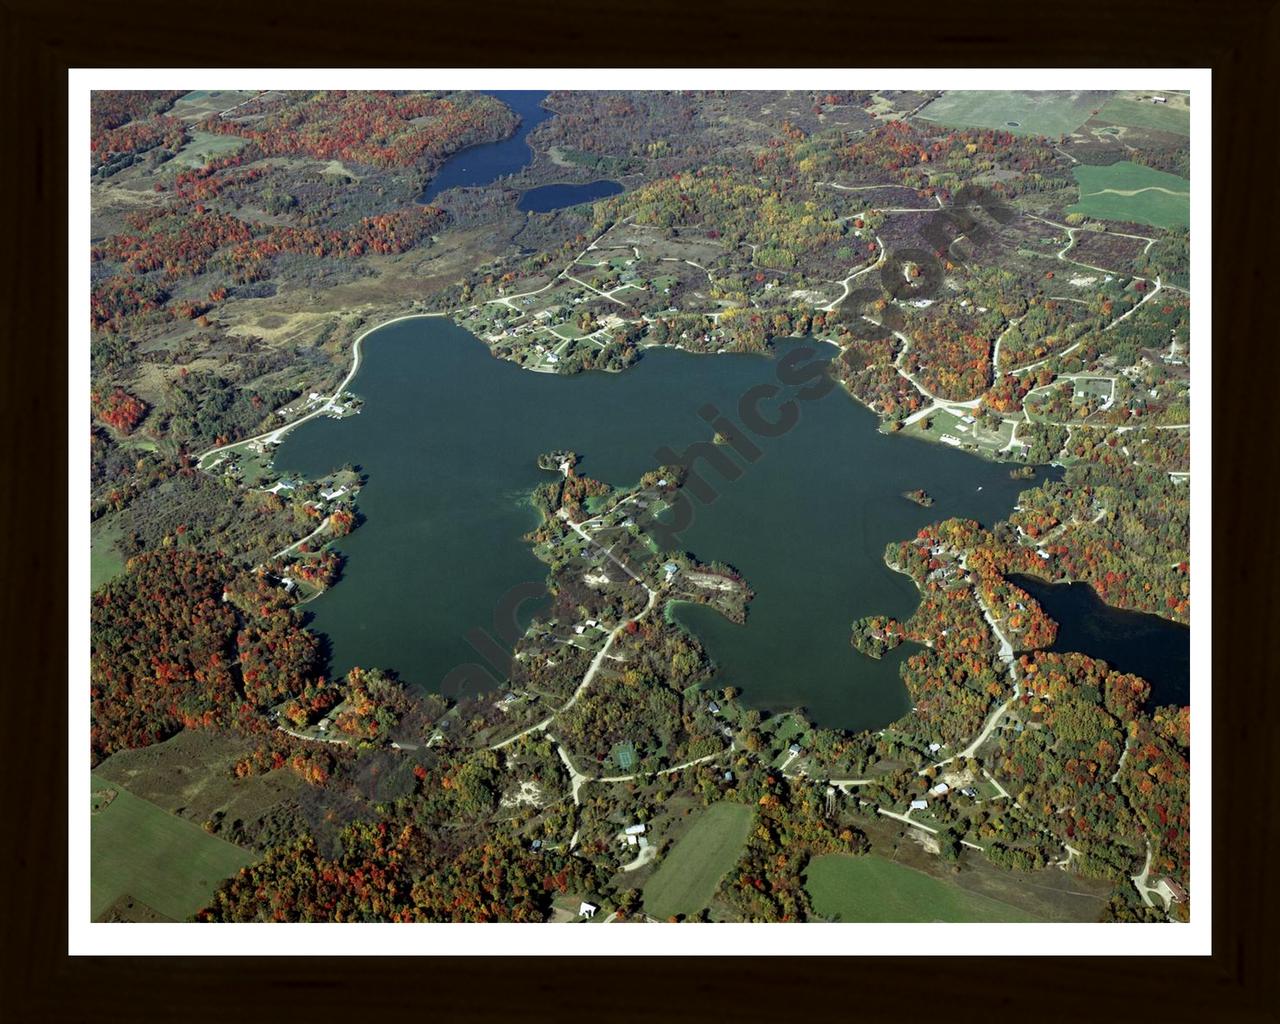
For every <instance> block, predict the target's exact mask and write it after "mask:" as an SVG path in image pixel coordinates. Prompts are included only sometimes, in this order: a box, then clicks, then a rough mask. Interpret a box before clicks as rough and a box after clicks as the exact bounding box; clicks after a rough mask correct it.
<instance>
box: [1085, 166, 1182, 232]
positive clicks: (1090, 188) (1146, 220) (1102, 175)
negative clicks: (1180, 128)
mask: <svg viewBox="0 0 1280 1024" xmlns="http://www.w3.org/2000/svg"><path fill="white" fill-rule="evenodd" d="M1071 171H1072V173H1073V174H1074V175H1075V176H1076V181H1077V182H1079V184H1080V201H1079V202H1078V203H1076V204H1075V205H1074V206H1070V207H1068V208H1067V212H1068V213H1083V214H1085V215H1086V216H1088V217H1098V218H1100V219H1103V220H1124V221H1136V222H1138V223H1139V224H1154V225H1155V226H1156V227H1160V228H1181V227H1186V226H1187V225H1188V224H1189V223H1190V222H1191V183H1190V182H1189V181H1187V179H1186V178H1179V177H1178V176H1177V175H1176V174H1169V173H1167V172H1165V171H1157V170H1153V169H1152V168H1150V167H1144V166H1142V165H1141V164H1135V163H1129V162H1127V161H1125V162H1122V163H1118V164H1111V165H1110V166H1107V167H1090V166H1087V165H1085V164H1077V165H1076V166H1075V167H1073V168H1072V169H1071Z"/></svg>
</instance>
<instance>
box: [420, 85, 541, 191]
mask: <svg viewBox="0 0 1280 1024" xmlns="http://www.w3.org/2000/svg"><path fill="white" fill-rule="evenodd" d="M488 95H490V96H494V97H496V98H497V99H500V100H502V102H503V103H505V104H506V105H507V106H509V107H510V108H511V109H512V110H514V111H515V112H516V113H517V114H519V115H520V127H519V128H517V129H516V133H515V134H514V135H513V136H511V138H509V139H503V140H502V141H501V142H486V143H484V144H482V145H479V146H471V147H470V148H469V149H464V150H462V151H461V152H460V153H455V154H454V155H453V156H451V157H450V158H449V159H448V160H446V161H445V162H444V165H443V166H442V167H441V168H440V170H439V171H438V172H437V173H436V176H435V177H434V178H432V179H431V183H430V184H429V185H428V186H427V190H426V191H425V192H423V193H422V195H421V196H420V197H419V199H418V201H419V202H421V203H429V202H431V200H433V199H434V198H435V197H436V196H438V195H439V194H440V193H441V192H444V191H446V190H448V189H451V188H461V187H466V186H470V187H476V186H480V185H489V184H492V183H493V182H495V181H497V180H498V179H499V178H501V177H504V176H505V175H508V174H515V173H516V172H517V171H520V170H523V169H524V168H525V167H527V166H528V165H529V162H530V161H531V160H532V159H533V150H531V149H530V148H529V143H528V142H527V141H526V138H527V136H528V134H529V133H530V132H531V131H533V129H534V128H536V127H538V125H540V124H542V122H543V121H545V120H547V118H549V117H551V116H552V113H551V111H550V110H548V109H547V108H546V107H544V106H542V105H541V104H542V101H543V100H544V99H546V98H547V92H546V90H541V89H537V90H530V91H520V92H490V93H489V94H488Z"/></svg>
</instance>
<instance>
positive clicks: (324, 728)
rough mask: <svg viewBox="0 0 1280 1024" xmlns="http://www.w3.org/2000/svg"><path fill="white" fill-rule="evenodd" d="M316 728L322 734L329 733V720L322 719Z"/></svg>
mask: <svg viewBox="0 0 1280 1024" xmlns="http://www.w3.org/2000/svg"><path fill="white" fill-rule="evenodd" d="M316 728H317V729H319V730H320V731H321V732H328V731H329V719H327V718H322V719H320V724H319V725H317V726H316Z"/></svg>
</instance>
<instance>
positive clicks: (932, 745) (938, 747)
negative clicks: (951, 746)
mask: <svg viewBox="0 0 1280 1024" xmlns="http://www.w3.org/2000/svg"><path fill="white" fill-rule="evenodd" d="M941 749H942V744H941V743H930V744H929V753H931V754H936V753H937V752H938V751H939V750H941Z"/></svg>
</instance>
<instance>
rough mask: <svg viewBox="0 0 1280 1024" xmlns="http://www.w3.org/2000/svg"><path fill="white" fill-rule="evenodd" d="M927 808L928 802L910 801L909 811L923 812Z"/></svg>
mask: <svg viewBox="0 0 1280 1024" xmlns="http://www.w3.org/2000/svg"><path fill="white" fill-rule="evenodd" d="M928 806H929V801H928V800H912V801H911V809H912V810H913V811H923V810H924V809H925V808H927V807H928Z"/></svg>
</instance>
